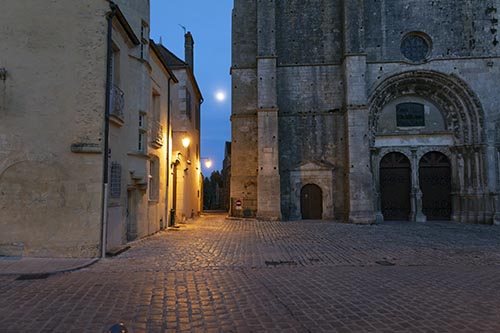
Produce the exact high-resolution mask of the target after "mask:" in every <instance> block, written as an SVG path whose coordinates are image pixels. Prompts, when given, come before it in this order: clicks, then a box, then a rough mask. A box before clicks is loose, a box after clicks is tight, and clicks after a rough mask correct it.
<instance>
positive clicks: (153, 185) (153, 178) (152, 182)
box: [148, 156, 160, 201]
mask: <svg viewBox="0 0 500 333" xmlns="http://www.w3.org/2000/svg"><path fill="white" fill-rule="evenodd" d="M159 169H160V168H159V159H158V157H156V156H154V157H152V159H151V160H150V161H149V175H148V187H149V200H155V201H156V200H158V199H159V197H160V186H159V185H160V184H159V181H160V180H159V176H160V170H159Z"/></svg>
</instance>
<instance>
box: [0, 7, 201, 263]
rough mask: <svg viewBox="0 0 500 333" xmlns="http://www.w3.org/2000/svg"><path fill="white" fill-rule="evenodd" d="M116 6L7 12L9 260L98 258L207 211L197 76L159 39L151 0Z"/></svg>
mask: <svg viewBox="0 0 500 333" xmlns="http://www.w3.org/2000/svg"><path fill="white" fill-rule="evenodd" d="M115 3H116V4H115ZM115 3H113V2H109V1H105V0H102V1H92V2H90V3H88V2H85V3H84V2H75V3H69V2H50V3H45V2H43V3H42V2H40V1H35V0H29V1H23V2H22V3H21V2H16V1H8V2H6V3H5V4H3V5H2V11H1V12H0V29H1V30H3V31H10V32H9V33H5V34H3V35H2V37H0V38H1V45H2V52H0V255H16V256H55V257H96V256H99V255H102V254H103V253H104V252H106V251H113V250H114V249H116V248H119V247H120V246H122V244H124V243H126V242H127V241H130V240H134V239H138V238H141V237H144V236H147V235H150V234H152V233H155V232H157V231H159V230H161V229H164V228H166V227H167V226H168V225H169V224H172V222H173V221H172V220H171V213H170V212H171V209H172V207H173V206H174V205H175V203H176V201H177V202H179V201H183V202H189V205H188V204H186V205H185V208H184V206H183V209H182V210H181V211H180V212H181V214H182V216H183V217H191V216H193V215H196V214H197V213H198V212H199V210H200V208H199V207H200V203H199V200H198V201H197V199H196V198H198V196H199V188H200V186H201V185H199V184H200V183H201V180H200V177H199V170H200V166H199V127H200V124H199V104H200V103H199V101H200V100H201V93H200V92H199V89H198V87H197V86H196V85H195V84H194V83H195V80H194V76H193V74H192V71H191V70H188V69H186V68H179V67H176V68H175V70H176V71H177V73H179V78H177V75H176V74H174V72H173V70H171V69H170V67H169V65H168V63H167V60H168V59H169V58H165V57H164V55H163V46H157V45H155V44H154V42H153V41H151V40H150V39H149V11H150V8H149V1H148V0H137V1H133V2H132V1H124V0H119V1H115ZM82 13H92V15H83V14H82ZM193 82H194V83H193ZM181 87H182V88H181ZM188 90H189V93H190V94H191V95H192V96H193V97H192V100H191V103H189V101H188V99H187V97H186V96H187V94H188V93H187V91H188ZM187 101H188V102H187ZM187 105H190V108H188V107H187ZM188 110H190V112H191V114H190V115H189V116H188ZM179 113H182V115H181V114H179ZM184 118H190V122H188V121H187V120H186V122H185V124H181V123H179V119H184ZM191 118H192V120H191ZM178 129H181V130H182V131H185V132H186V133H187V134H189V136H190V138H191V146H190V148H189V149H191V150H192V152H190V150H189V149H188V150H184V148H180V140H181V137H180V136H179V134H178V133H177V132H176V131H177V130H178ZM194 129H196V130H194ZM172 149H174V154H175V155H174V156H172ZM186 149H187V148H186ZM179 161H180V162H179ZM179 163H183V164H182V166H180V167H177V168H176V167H174V166H175V165H178V164H179ZM179 168H182V169H181V170H180V171H179V174H180V175H178V178H177V180H179V178H183V181H184V184H189V185H184V184H181V185H180V186H178V191H177V193H176V195H175V196H174V187H175V186H174V184H177V183H176V181H174V179H175V178H174V173H175V170H178V169H179ZM191 174H193V175H194V176H192V177H191V176H189V177H188V176H187V175H191ZM184 178H185V180H184ZM179 183H180V181H179ZM193 183H194V185H192V184H193ZM186 191H192V192H190V193H187V192H186Z"/></svg>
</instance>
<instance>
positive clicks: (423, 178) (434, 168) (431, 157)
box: [419, 152, 451, 220]
mask: <svg viewBox="0 0 500 333" xmlns="http://www.w3.org/2000/svg"><path fill="white" fill-rule="evenodd" d="M419 180H420V188H421V190H422V195H423V197H422V212H423V213H424V214H425V216H426V217H427V219H428V220H449V219H450V218H451V166H450V161H449V159H448V157H446V155H444V154H442V153H439V152H430V153H427V154H425V155H424V156H423V157H422V159H421V160H420V165H419Z"/></svg>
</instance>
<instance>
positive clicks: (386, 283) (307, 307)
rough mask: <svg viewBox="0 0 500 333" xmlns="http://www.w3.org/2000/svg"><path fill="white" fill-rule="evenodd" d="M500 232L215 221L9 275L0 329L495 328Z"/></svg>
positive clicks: (499, 323) (499, 313)
mask: <svg viewBox="0 0 500 333" xmlns="http://www.w3.org/2000/svg"><path fill="white" fill-rule="evenodd" d="M499 239H500V228H498V227H490V226H481V225H459V224H452V223H428V224H426V225H413V224H403V223H387V224H382V225H376V226H363V227H360V226H352V225H344V224H336V223H332V222H312V223H309V222H287V223H284V222H266V221H259V222H257V221H226V220H224V218H223V217H221V216H207V217H204V218H202V219H200V220H198V222H196V223H194V224H190V225H189V226H188V227H187V228H183V229H182V230H180V231H178V232H175V233H170V232H165V233H160V234H158V235H156V236H153V237H151V238H148V239H145V240H141V241H139V242H137V243H135V245H134V246H133V248H132V249H130V250H129V251H127V252H125V253H123V254H121V255H119V256H117V257H114V258H109V259H106V260H103V261H101V262H99V263H97V264H95V265H93V266H91V267H89V268H85V269H83V270H80V271H76V272H72V273H65V274H58V275H53V276H50V277H48V278H46V279H44V280H32V281H19V280H16V279H15V278H16V276H0V295H2V297H0V327H1V329H0V331H2V332H4V331H5V332H16V333H17V332H22V331H30V330H31V331H33V330H34V329H35V330H37V331H39V330H40V327H42V329H45V330H49V329H50V331H51V332H68V331H72V330H79V332H101V331H105V330H106V329H107V328H109V327H110V326H111V325H110V323H117V322H120V321H123V322H124V323H125V324H126V326H127V327H130V328H131V329H132V330H133V332H134V333H136V332H156V331H158V332H160V331H161V332H181V331H187V332H190V331H204V332H207V331H214V332H221V331H238V332H279V331H283V332H294V331H296V332H322V331H325V332H328V331H331V332H340V331H346V332H348V331H350V332H382V331H387V332H396V331H402V332H409V331H415V332H427V331H429V332H432V331H436V332H476V331H484V332H498V331H500V310H499V309H500V289H499V288H498V286H499V285H500V260H499V259H500V245H499ZM311 259H314V260H311ZM266 261H267V262H273V264H272V265H269V264H266ZM377 261H388V262H390V263H391V264H394V265H392V266H386V265H380V264H377ZM291 262H295V263H296V264H290V263H291ZM207 263H210V265H207ZM152 268H154V269H152ZM214 268H216V269H214ZM72 325H73V326H72ZM37 327H38V329H36V328H37Z"/></svg>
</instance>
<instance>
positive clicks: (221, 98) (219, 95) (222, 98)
mask: <svg viewBox="0 0 500 333" xmlns="http://www.w3.org/2000/svg"><path fill="white" fill-rule="evenodd" d="M215 99H216V100H217V101H218V102H224V101H225V100H226V93H225V92H223V91H221V90H219V91H217V92H216V93H215Z"/></svg>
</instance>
